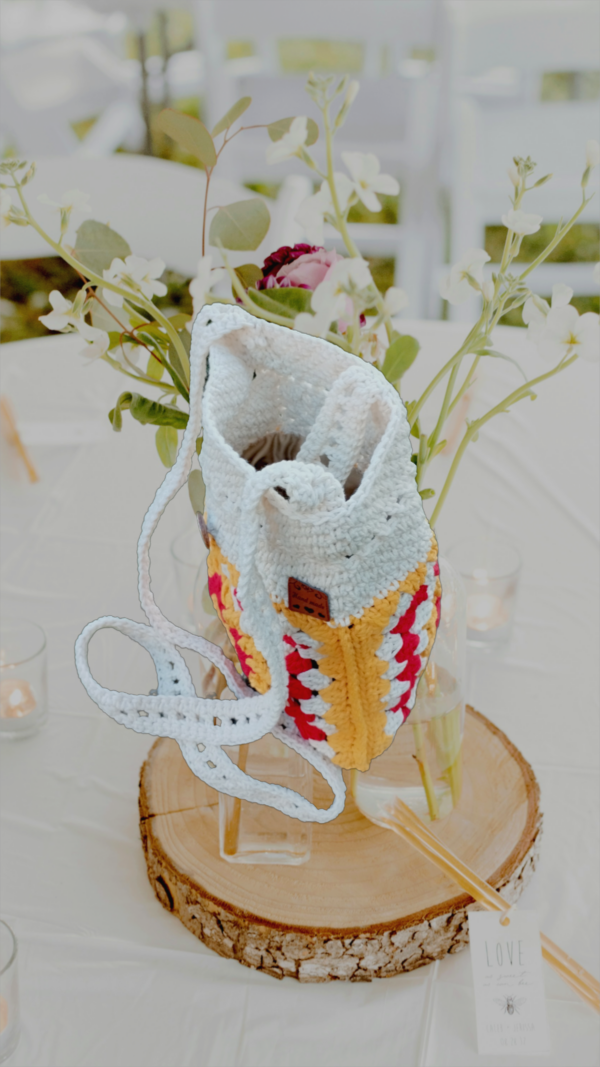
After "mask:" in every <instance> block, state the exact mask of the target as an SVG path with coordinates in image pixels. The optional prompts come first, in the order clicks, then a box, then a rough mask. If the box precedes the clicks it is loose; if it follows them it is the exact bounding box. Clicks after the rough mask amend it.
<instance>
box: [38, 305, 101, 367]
mask: <svg viewBox="0 0 600 1067" xmlns="http://www.w3.org/2000/svg"><path fill="white" fill-rule="evenodd" d="M49 300H50V306H51V308H52V311H51V312H49V314H48V315H40V322H43V324H44V326H47V327H48V329H49V330H60V331H61V332H64V331H65V330H77V333H78V334H79V336H80V337H83V340H84V341H86V346H85V348H84V349H83V350H82V353H81V354H82V355H87V356H91V358H92V359H98V358H99V357H100V356H103V355H104V353H105V352H106V351H107V350H108V346H109V337H108V334H107V333H106V331H105V330H98V329H97V328H96V327H95V326H90V325H89V324H88V323H87V322H86V321H85V318H84V315H85V294H81V295H78V296H77V297H76V298H75V302H74V303H71V301H70V300H67V299H66V298H65V297H64V296H63V295H62V293H60V292H59V291H58V289H53V290H52V292H51V293H50V297H49Z"/></svg>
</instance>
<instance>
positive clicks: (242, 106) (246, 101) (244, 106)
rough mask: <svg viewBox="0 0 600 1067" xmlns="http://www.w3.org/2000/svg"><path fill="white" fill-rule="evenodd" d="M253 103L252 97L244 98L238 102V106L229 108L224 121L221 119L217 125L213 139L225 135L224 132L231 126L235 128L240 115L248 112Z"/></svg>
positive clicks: (213, 132)
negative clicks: (220, 134) (221, 134)
mask: <svg viewBox="0 0 600 1067" xmlns="http://www.w3.org/2000/svg"><path fill="white" fill-rule="evenodd" d="M251 103H252V97H251V96H242V98H241V100H238V102H237V104H234V105H233V107H230V108H229V111H227V112H226V114H225V115H223V118H222V119H219V121H218V122H217V125H216V126H215V127H214V128H213V130H212V135H213V137H216V136H217V135H218V134H219V133H223V130H228V129H229V127H230V126H233V124H234V122H235V121H236V120H237V119H239V117H240V115H243V114H244V111H247V110H248V108H249V107H250V104H251Z"/></svg>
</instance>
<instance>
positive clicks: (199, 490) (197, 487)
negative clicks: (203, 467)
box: [188, 470, 206, 515]
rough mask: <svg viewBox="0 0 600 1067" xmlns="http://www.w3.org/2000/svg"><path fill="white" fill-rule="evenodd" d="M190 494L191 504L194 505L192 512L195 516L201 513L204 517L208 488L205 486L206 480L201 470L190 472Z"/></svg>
mask: <svg viewBox="0 0 600 1067" xmlns="http://www.w3.org/2000/svg"><path fill="white" fill-rule="evenodd" d="M188 493H189V495H190V502H191V505H192V511H193V512H194V515H197V514H198V513H200V515H202V513H203V511H204V497H205V496H206V486H205V484H204V478H203V477H202V473H201V471H199V470H194V471H191V472H190V476H189V478H188Z"/></svg>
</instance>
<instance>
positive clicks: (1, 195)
mask: <svg viewBox="0 0 600 1067" xmlns="http://www.w3.org/2000/svg"><path fill="white" fill-rule="evenodd" d="M12 208H13V202H12V200H11V196H10V193H8V192H7V191H6V189H0V224H1V225H2V228H3V229H4V227H6V226H10V224H11V222H12V219H11V217H10V212H11V211H12Z"/></svg>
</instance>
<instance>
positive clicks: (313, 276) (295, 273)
mask: <svg viewBox="0 0 600 1067" xmlns="http://www.w3.org/2000/svg"><path fill="white" fill-rule="evenodd" d="M342 258H343V256H340V255H338V253H337V252H335V251H333V250H331V251H329V252H328V251H326V250H325V249H324V248H319V249H318V250H317V251H316V252H308V253H307V254H305V255H303V256H299V257H298V259H295V260H294V262H293V263H287V264H286V265H285V266H284V267H281V269H280V270H279V271H278V272H277V274H276V275H275V283H276V285H277V286H279V287H280V288H287V287H288V286H294V287H295V288H298V289H313V290H314V289H316V288H317V286H318V285H320V284H321V282H322V281H323V279H324V278H326V277H327V275H328V274H329V271H330V270H331V268H332V267H333V266H334V264H335V263H339V261H340V259H342ZM269 281H270V279H269ZM271 284H272V283H271ZM270 287H271V286H269V288H270Z"/></svg>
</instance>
